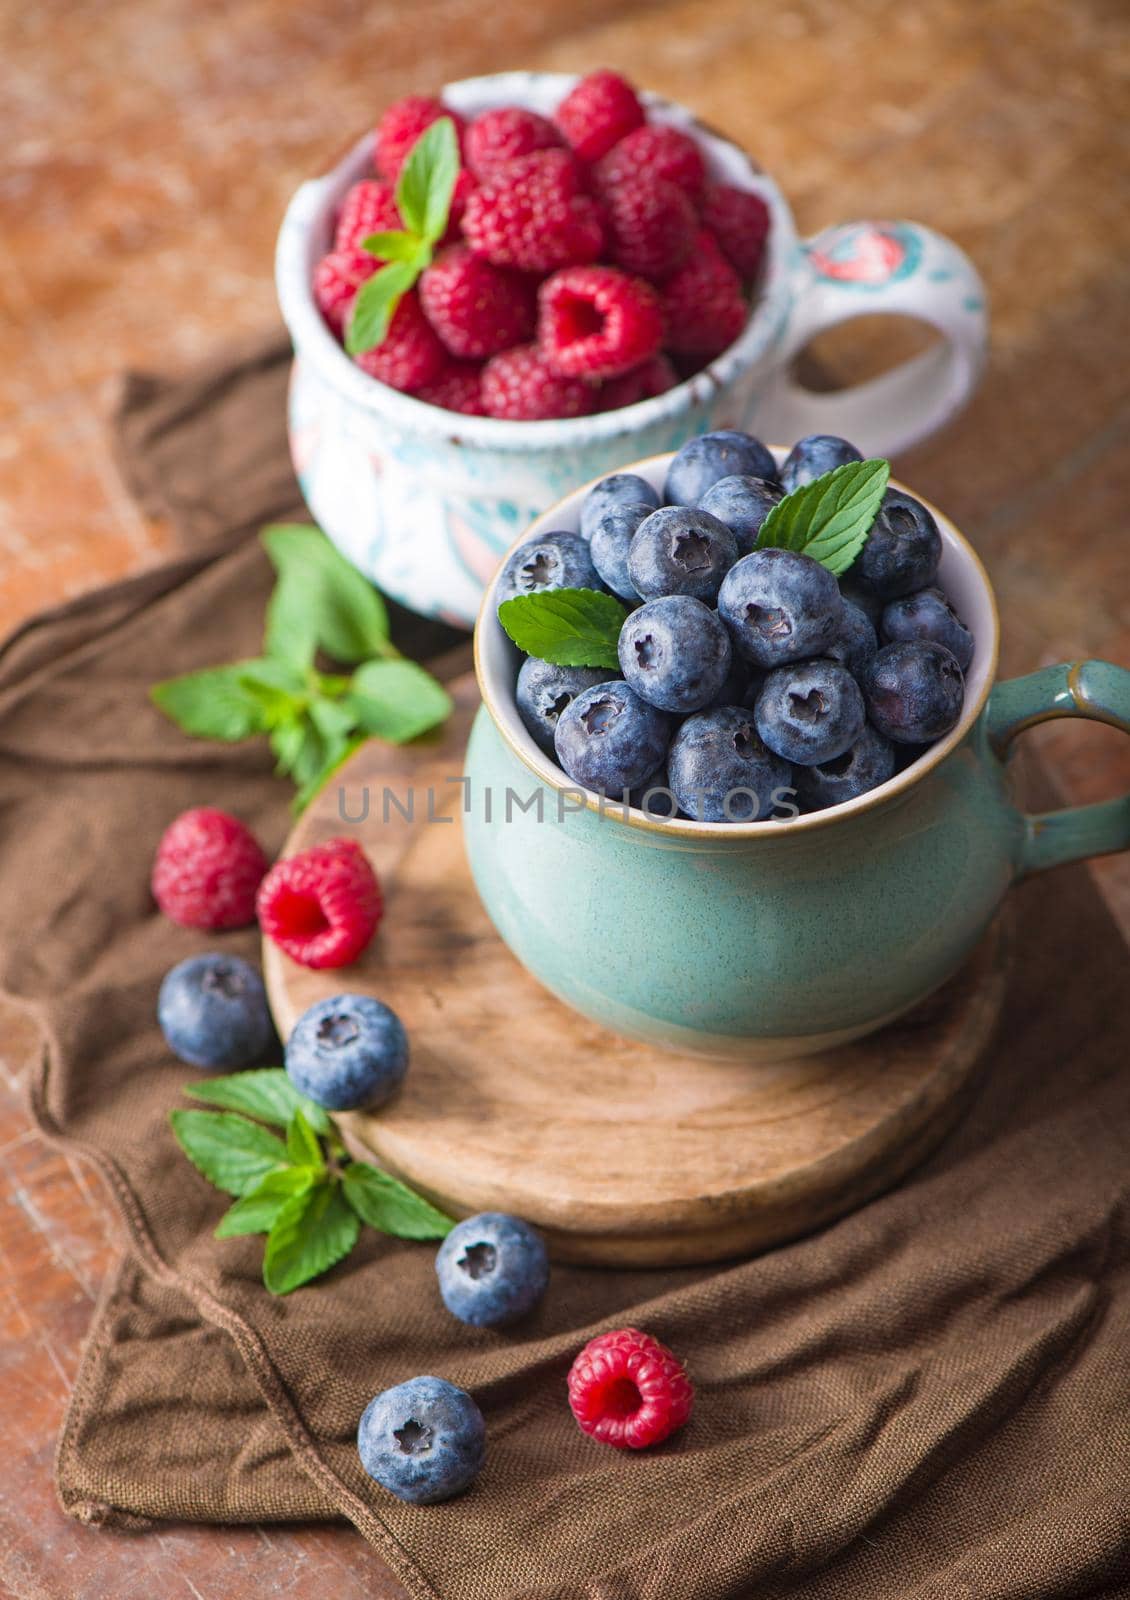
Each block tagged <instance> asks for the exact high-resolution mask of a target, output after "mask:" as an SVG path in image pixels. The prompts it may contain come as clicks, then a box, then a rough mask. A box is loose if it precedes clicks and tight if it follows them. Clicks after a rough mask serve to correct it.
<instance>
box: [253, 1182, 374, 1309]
mask: <svg viewBox="0 0 1130 1600" xmlns="http://www.w3.org/2000/svg"><path fill="white" fill-rule="evenodd" d="M360 1231H361V1225H360V1223H359V1222H358V1220H357V1216H356V1214H355V1213H354V1212H353V1211H351V1210H350V1208H349V1207H348V1206H347V1205H346V1203H345V1201H344V1199H343V1198H342V1193H341V1185H340V1183H339V1182H338V1181H337V1180H336V1179H327V1180H325V1181H323V1182H322V1183H318V1184H315V1185H313V1187H311V1188H309V1189H306V1190H304V1191H303V1192H302V1193H301V1194H296V1195H294V1196H293V1198H292V1199H290V1200H288V1201H287V1202H286V1204H285V1205H284V1206H283V1208H282V1210H281V1211H280V1212H279V1214H278V1216H277V1217H276V1218H275V1221H274V1225H273V1226H272V1228H271V1231H270V1233H269V1234H268V1235H267V1248H266V1251H265V1252H264V1255H263V1282H264V1283H265V1284H266V1285H267V1288H268V1289H269V1290H270V1291H271V1293H272V1294H289V1293H290V1291H291V1290H292V1289H297V1288H298V1287H299V1285H300V1284H303V1283H309V1281H310V1279H311V1278H317V1277H318V1276H319V1275H320V1274H321V1273H323V1272H326V1271H328V1269H329V1268H330V1267H332V1266H333V1265H334V1263H335V1262H337V1261H340V1260H341V1259H342V1258H343V1256H347V1255H348V1254H349V1252H350V1251H351V1250H352V1249H353V1246H354V1245H355V1244H356V1243H357V1235H358V1233H359V1232H360Z"/></svg>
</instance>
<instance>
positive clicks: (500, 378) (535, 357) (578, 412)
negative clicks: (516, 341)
mask: <svg viewBox="0 0 1130 1600" xmlns="http://www.w3.org/2000/svg"><path fill="white" fill-rule="evenodd" d="M595 401H596V391H595V390H594V389H593V388H592V386H591V385H590V384H587V383H583V382H582V381H581V380H580V379H579V378H565V377H562V376H561V374H560V373H557V372H554V370H553V368H552V367H550V366H549V364H548V363H547V362H546V360H545V358H544V357H543V355H542V353H541V351H540V350H539V349H538V347H537V345H535V344H520V345H517V346H515V348H514V349H513V350H504V351H503V352H502V354H501V355H497V356H494V357H493V358H492V359H491V360H490V361H488V362H487V364H486V366H485V367H484V368H483V404H484V405H485V407H486V411H487V416H488V417H503V418H505V419H507V420H508V421H510V422H541V421H544V420H545V419H546V418H548V417H583V416H587V415H588V413H589V412H590V411H591V410H592V409H593V405H594V403H595Z"/></svg>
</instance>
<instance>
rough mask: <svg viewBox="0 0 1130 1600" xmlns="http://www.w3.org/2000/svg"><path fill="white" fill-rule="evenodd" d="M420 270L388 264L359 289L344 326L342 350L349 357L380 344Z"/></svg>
mask: <svg viewBox="0 0 1130 1600" xmlns="http://www.w3.org/2000/svg"><path fill="white" fill-rule="evenodd" d="M422 270H423V266H422V263H421V265H419V266H417V265H416V263H415V262H413V261H390V262H389V264H388V266H387V267H382V268H381V270H380V271H379V272H374V274H373V276H372V277H371V278H368V279H366V281H365V282H364V283H363V284H362V285H361V287H360V289H358V291H357V298H356V299H355V300H354V302H353V310H352V311H351V312H350V314H349V321H348V322H347V323H346V326H345V348H346V350H347V351H348V352H349V354H350V355H351V356H359V355H363V354H364V353H365V351H366V350H372V349H374V348H375V346H377V345H379V344H380V342H381V340H382V339H383V338H384V336H385V334H386V333H387V332H388V325H389V323H390V322H391V321H392V319H393V315H394V313H395V311H396V308H397V306H398V305H399V304H400V302H401V299H402V298H403V297H404V295H406V294H407V292H408V290H409V289H410V288H411V287H412V285H413V284H414V283H415V281H416V279H417V278H418V277H419V275H420V273H421V271H422Z"/></svg>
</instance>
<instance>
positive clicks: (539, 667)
mask: <svg viewBox="0 0 1130 1600" xmlns="http://www.w3.org/2000/svg"><path fill="white" fill-rule="evenodd" d="M615 677H616V673H615V672H614V671H613V670H612V668H611V667H555V666H554V665H553V663H552V662H551V661H541V660H539V659H538V657H537V656H527V658H526V660H525V661H523V663H522V668H521V671H520V672H519V673H518V685H517V688H516V689H515V691H514V700H515V703H516V705H517V707H518V715H519V716H520V717H521V719H522V722H523V725H524V726H525V728H526V731H527V733H529V735H530V737H531V738H532V739H534V740H535V741H536V743H537V744H539V745H540V746H541V748H542V749H543V750H544V751H545V753H546V754H547V755H552V754H553V736H554V734H555V733H556V732H557V719H558V718H559V717H560V715H561V713H562V712H563V711H564V709H565V707H566V706H567V705H568V704H569V702H570V700H574V699H575V698H576V697H577V695H579V694H580V693H581V692H582V691H583V690H585V689H591V688H592V687H593V685H594V684H596V683H607V682H608V680H609V679H610V678H615Z"/></svg>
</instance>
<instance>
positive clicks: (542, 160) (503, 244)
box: [463, 150, 604, 272]
mask: <svg viewBox="0 0 1130 1600" xmlns="http://www.w3.org/2000/svg"><path fill="white" fill-rule="evenodd" d="M463 234H464V237H465V238H466V240H467V243H468V244H469V245H470V246H471V249H472V250H474V252H475V254H476V255H481V256H486V258H487V260H488V261H493V262H494V264H495V266H498V267H519V268H521V269H522V270H523V271H525V272H552V271H553V269H554V268H555V267H567V266H570V265H572V264H573V263H576V262H584V261H595V260H596V258H597V256H598V255H599V254H600V249H601V245H602V244H603V242H604V230H603V228H602V226H601V221H600V212H599V210H598V209H597V206H596V203H595V201H593V200H592V199H591V198H590V197H589V196H588V195H586V194H582V193H581V176H580V172H579V170H578V168H577V164H576V162H575V161H574V160H573V158H572V157H571V156H570V155H568V154H567V153H566V152H565V151H564V150H541V151H538V152H537V153H536V154H535V155H532V156H523V157H521V159H520V160H517V161H511V162H509V163H508V164H507V165H506V166H505V167H503V168H501V169H500V170H499V171H498V172H496V173H495V174H494V176H493V177H491V178H488V179H487V181H486V182H485V183H484V184H482V185H481V186H480V187H479V188H478V189H476V190H475V192H474V193H473V194H472V195H471V197H470V199H469V200H468V202H467V210H466V212H465V213H464V216H463Z"/></svg>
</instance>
